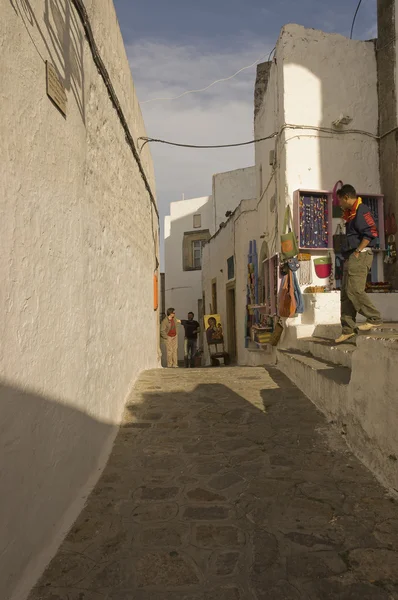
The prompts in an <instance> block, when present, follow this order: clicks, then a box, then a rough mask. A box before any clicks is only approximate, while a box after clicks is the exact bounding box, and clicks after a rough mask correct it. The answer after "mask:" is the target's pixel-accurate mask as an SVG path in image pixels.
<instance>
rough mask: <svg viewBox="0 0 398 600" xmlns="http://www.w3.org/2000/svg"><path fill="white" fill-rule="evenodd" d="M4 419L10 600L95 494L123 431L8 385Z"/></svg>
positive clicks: (0, 473) (1, 505) (1, 475)
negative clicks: (77, 506)
mask: <svg viewBox="0 0 398 600" xmlns="http://www.w3.org/2000/svg"><path fill="white" fill-rule="evenodd" d="M0 414H1V421H0V489H1V494H0V589H1V592H2V593H1V597H2V598H4V600H8V599H9V598H11V597H12V592H13V590H14V588H15V587H16V586H17V585H19V584H20V583H21V580H22V579H24V578H26V579H27V580H29V579H30V578H31V577H32V574H33V577H34V569H35V567H34V566H32V565H35V564H36V561H37V559H38V557H39V556H40V553H41V552H46V549H47V548H48V547H49V546H50V545H51V543H54V539H55V540H56V538H57V536H59V535H60V527H62V526H64V527H65V523H64V522H63V519H64V517H65V515H66V513H67V511H68V510H69V509H70V508H71V507H72V505H73V504H74V502H76V501H77V500H79V495H82V494H83V492H85V493H87V490H85V486H87V483H88V481H89V480H90V478H91V477H92V476H93V475H94V474H95V472H96V469H98V463H99V460H100V458H101V455H102V454H103V452H104V449H106V445H107V443H109V439H110V436H111V435H112V434H113V433H114V432H115V428H114V426H111V425H108V424H104V423H100V422H99V421H97V420H96V419H94V418H92V417H90V416H88V415H87V414H84V413H82V412H81V411H80V410H77V409H75V408H73V407H72V406H68V405H66V404H63V403H61V402H60V401H58V400H55V399H51V398H45V397H43V396H40V395H38V394H36V393H33V392H29V391H27V390H21V389H18V388H17V387H14V386H10V385H8V384H7V383H2V382H1V383H0ZM75 516H76V515H74V516H73V518H75ZM69 518H70V517H69ZM66 526H67V527H69V526H70V521H69V522H67V523H66ZM43 567H44V565H41V568H43ZM36 568H37V567H36ZM38 568H39V569H40V565H39V566H38ZM38 575H40V572H39V573H36V578H37V576H38ZM32 583H34V581H33V582H32Z"/></svg>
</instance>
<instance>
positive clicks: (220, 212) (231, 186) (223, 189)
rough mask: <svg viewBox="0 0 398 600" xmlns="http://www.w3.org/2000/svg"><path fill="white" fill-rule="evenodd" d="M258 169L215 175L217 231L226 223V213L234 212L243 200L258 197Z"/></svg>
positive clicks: (214, 195)
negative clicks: (221, 224)
mask: <svg viewBox="0 0 398 600" xmlns="http://www.w3.org/2000/svg"><path fill="white" fill-rule="evenodd" d="M255 173H256V169H255V167H254V166H253V167H246V168H244V169H235V170H234V171H227V172H225V173H217V174H216V175H213V202H214V216H215V231H216V230H217V229H218V228H219V226H220V223H223V222H225V221H226V216H225V213H226V212H227V211H229V210H230V211H233V210H235V208H236V207H237V206H238V204H239V202H240V201H241V200H248V199H249V198H254V197H255V195H256V175H255Z"/></svg>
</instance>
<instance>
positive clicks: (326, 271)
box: [314, 256, 332, 279]
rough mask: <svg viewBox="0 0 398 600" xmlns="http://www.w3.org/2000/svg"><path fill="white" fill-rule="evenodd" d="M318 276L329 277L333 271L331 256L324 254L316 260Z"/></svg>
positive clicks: (315, 265)
mask: <svg viewBox="0 0 398 600" xmlns="http://www.w3.org/2000/svg"><path fill="white" fill-rule="evenodd" d="M314 267H315V273H316V276H317V277H319V279H327V278H328V277H330V275H331V273H332V260H331V258H330V256H323V257H322V258H316V259H315V260H314Z"/></svg>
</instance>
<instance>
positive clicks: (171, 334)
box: [167, 319, 177, 337]
mask: <svg viewBox="0 0 398 600" xmlns="http://www.w3.org/2000/svg"><path fill="white" fill-rule="evenodd" d="M167 335H168V336H169V337H175V336H176V335H177V330H176V323H175V321H174V319H171V320H170V329H169V333H168V334H167Z"/></svg>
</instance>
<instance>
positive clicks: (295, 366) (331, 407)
mask: <svg viewBox="0 0 398 600" xmlns="http://www.w3.org/2000/svg"><path fill="white" fill-rule="evenodd" d="M277 355H278V359H277V367H278V368H279V369H280V370H281V371H282V372H283V373H284V374H285V375H286V376H287V377H288V378H289V379H290V380H291V381H292V382H293V383H295V384H296V385H297V387H298V388H299V389H300V390H301V391H302V392H303V393H304V394H305V395H306V396H307V397H308V398H309V399H310V400H311V401H312V402H313V403H314V404H315V405H316V406H317V407H318V408H319V409H320V410H321V411H322V412H323V413H324V414H326V415H327V416H328V417H329V418H333V419H338V417H339V416H340V415H341V414H344V407H345V405H346V402H347V390H348V384H349V382H350V378H351V369H349V368H348V367H346V366H342V365H336V364H334V363H332V362H330V361H327V360H324V359H320V358H314V357H313V356H311V355H310V354H308V353H305V352H302V351H300V350H279V351H278V353H277Z"/></svg>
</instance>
